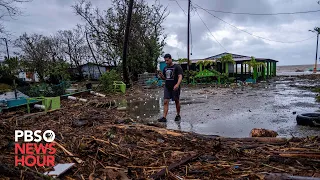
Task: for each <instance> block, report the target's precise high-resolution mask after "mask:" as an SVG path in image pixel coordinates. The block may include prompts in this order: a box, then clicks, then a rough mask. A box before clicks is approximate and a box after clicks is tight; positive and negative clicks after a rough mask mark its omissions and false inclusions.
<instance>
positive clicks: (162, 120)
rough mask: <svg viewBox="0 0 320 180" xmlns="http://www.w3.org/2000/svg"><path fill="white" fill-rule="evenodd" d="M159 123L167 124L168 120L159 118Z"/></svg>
mask: <svg viewBox="0 0 320 180" xmlns="http://www.w3.org/2000/svg"><path fill="white" fill-rule="evenodd" d="M158 121H159V122H167V119H166V118H165V117H162V118H159V119H158Z"/></svg>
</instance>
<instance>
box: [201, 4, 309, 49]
mask: <svg viewBox="0 0 320 180" xmlns="http://www.w3.org/2000/svg"><path fill="white" fill-rule="evenodd" d="M195 5H196V6H197V7H198V8H199V9H202V10H204V11H206V12H207V13H208V14H210V15H212V16H213V17H215V18H217V19H219V20H220V21H222V22H224V23H226V24H228V25H229V26H232V27H234V28H235V29H237V30H239V31H242V32H245V33H247V34H249V35H251V36H254V37H257V38H260V39H264V40H267V41H271V42H278V43H285V44H291V43H298V42H303V41H307V40H309V39H312V38H314V37H315V36H312V37H309V38H307V39H303V40H299V41H292V42H283V41H277V40H272V39H268V38H264V37H261V36H258V35H254V34H252V33H250V32H248V31H246V30H243V29H240V28H238V27H237V26H235V25H233V24H231V23H228V22H226V21H225V20H223V19H221V18H219V17H217V16H216V15H214V14H212V13H211V12H208V11H207V10H206V9H204V8H202V7H201V6H199V5H197V4H195Z"/></svg>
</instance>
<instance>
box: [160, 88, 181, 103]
mask: <svg viewBox="0 0 320 180" xmlns="http://www.w3.org/2000/svg"><path fill="white" fill-rule="evenodd" d="M180 91H181V89H180V87H179V88H178V89H177V90H176V91H175V90H173V89H172V90H171V89H168V88H167V87H166V86H164V99H171V100H172V101H174V100H176V99H178V100H179V99H180Z"/></svg>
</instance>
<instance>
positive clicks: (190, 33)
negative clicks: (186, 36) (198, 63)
mask: <svg viewBox="0 0 320 180" xmlns="http://www.w3.org/2000/svg"><path fill="white" fill-rule="evenodd" d="M173 1H175V2H176V3H177V4H178V6H179V7H180V9H181V10H182V11H183V12H184V14H185V15H186V16H187V13H186V12H185V10H184V9H183V8H182V7H181V6H180V4H179V2H178V1H177V0H173ZM190 38H191V54H192V49H193V45H192V31H191V21H190Z"/></svg>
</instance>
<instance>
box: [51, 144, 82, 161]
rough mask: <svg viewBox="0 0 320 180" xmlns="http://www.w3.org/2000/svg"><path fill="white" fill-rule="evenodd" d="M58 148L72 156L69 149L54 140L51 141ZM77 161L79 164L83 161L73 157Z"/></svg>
mask: <svg viewBox="0 0 320 180" xmlns="http://www.w3.org/2000/svg"><path fill="white" fill-rule="evenodd" d="M53 143H55V144H56V145H57V146H58V147H59V148H60V149H62V150H63V151H64V152H65V153H67V154H68V155H69V156H74V155H73V154H72V153H71V152H70V151H68V150H67V149H66V148H64V147H63V146H62V145H61V144H59V143H57V142H56V141H53ZM73 159H74V160H75V161H77V163H79V164H81V163H82V162H83V161H82V160H81V159H80V158H77V157H73Z"/></svg>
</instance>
